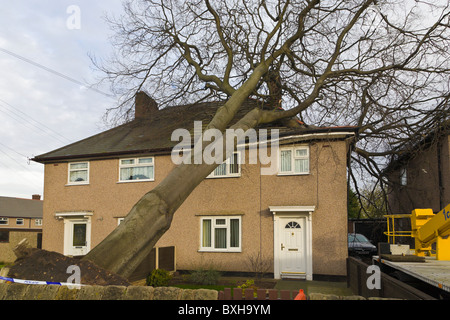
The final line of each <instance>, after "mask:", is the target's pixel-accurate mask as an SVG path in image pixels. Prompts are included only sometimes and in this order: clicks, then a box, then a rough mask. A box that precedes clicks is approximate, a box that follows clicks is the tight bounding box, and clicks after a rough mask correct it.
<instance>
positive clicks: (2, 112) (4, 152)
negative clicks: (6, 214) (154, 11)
mask: <svg viewBox="0 0 450 320" xmlns="http://www.w3.org/2000/svg"><path fill="white" fill-rule="evenodd" d="M0 2H3V5H2V6H1V7H2V10H0V70H1V73H0V124H1V125H0V196H8V197H20V198H30V197H31V195H32V194H41V195H42V194H43V182H44V176H43V174H44V166H43V165H42V164H39V163H35V162H33V161H29V159H30V158H33V157H34V156H36V155H39V154H42V153H46V152H49V151H52V150H54V149H57V148H60V147H62V146H64V145H67V144H69V143H71V142H75V141H78V140H80V139H83V138H86V137H89V136H91V135H93V134H96V133H98V132H100V131H102V130H104V129H105V128H106V127H105V124H104V123H103V121H102V116H103V114H104V113H105V110H106V108H108V107H111V106H114V105H115V103H116V100H115V99H114V98H113V97H111V96H109V95H110V94H111V92H110V91H109V88H108V87H95V90H94V89H93V88H92V87H90V85H92V84H95V83H96V82H97V79H98V77H99V76H101V74H99V73H98V72H97V71H96V70H95V68H94V66H93V64H92V62H91V58H90V55H91V56H92V55H94V56H96V57H97V58H100V59H101V58H106V57H107V55H108V54H109V53H110V51H111V46H110V42H109V37H110V36H111V31H110V29H109V27H108V25H107V23H106V22H105V20H104V17H105V15H106V14H108V15H111V14H112V15H118V14H120V12H121V0H96V1H87V0H68V1H66V0H58V1H56V0H15V1H8V2H6V0H0ZM83 84H86V85H83Z"/></svg>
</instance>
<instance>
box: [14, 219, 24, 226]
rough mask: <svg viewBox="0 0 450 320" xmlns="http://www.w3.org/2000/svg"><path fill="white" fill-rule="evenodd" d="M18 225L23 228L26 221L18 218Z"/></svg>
mask: <svg viewBox="0 0 450 320" xmlns="http://www.w3.org/2000/svg"><path fill="white" fill-rule="evenodd" d="M16 225H17V226H23V225H24V220H23V218H17V219H16Z"/></svg>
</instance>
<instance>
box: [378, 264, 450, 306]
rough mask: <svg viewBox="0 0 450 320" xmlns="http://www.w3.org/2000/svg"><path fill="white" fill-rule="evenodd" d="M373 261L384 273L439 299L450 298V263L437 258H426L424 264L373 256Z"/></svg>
mask: <svg viewBox="0 0 450 320" xmlns="http://www.w3.org/2000/svg"><path fill="white" fill-rule="evenodd" d="M372 259H373V262H374V264H375V265H378V266H379V267H380V269H381V271H382V272H384V273H386V274H390V275H391V276H394V277H396V278H398V279H399V280H401V281H405V282H408V284H410V285H413V286H415V287H418V289H420V290H422V291H424V292H426V293H428V294H430V295H432V296H435V297H436V298H438V299H449V298H450V261H448V260H437V259H436V257H424V259H423V262H414V261H392V260H388V259H384V258H383V257H382V256H381V257H380V256H373V257H372ZM405 260H406V259H405ZM412 283H413V284H412ZM414 284H415V285H414Z"/></svg>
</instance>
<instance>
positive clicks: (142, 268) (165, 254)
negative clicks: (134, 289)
mask: <svg viewBox="0 0 450 320" xmlns="http://www.w3.org/2000/svg"><path fill="white" fill-rule="evenodd" d="M175 252H176V251H175V247H161V248H160V247H155V248H153V250H152V251H151V252H150V254H149V255H148V257H147V258H146V259H144V261H142V263H141V264H140V265H139V266H138V267H137V268H136V270H134V272H133V274H132V275H131V276H130V277H129V278H128V280H129V281H131V282H133V281H137V280H141V279H145V278H146V277H147V276H148V275H149V274H150V273H151V272H152V271H153V270H154V269H164V270H167V271H176V255H175Z"/></svg>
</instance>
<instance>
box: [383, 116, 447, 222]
mask: <svg viewBox="0 0 450 320" xmlns="http://www.w3.org/2000/svg"><path fill="white" fill-rule="evenodd" d="M410 150H412V151H409V152H405V153H403V154H401V155H400V156H399V157H398V158H396V159H395V160H394V161H391V162H390V163H389V165H388V167H387V168H386V169H385V171H384V173H385V175H386V176H387V178H388V180H389V182H390V184H391V187H390V190H389V193H388V201H389V207H390V210H391V212H392V213H393V214H409V213H411V211H412V210H414V209H418V208H431V209H433V212H435V213H436V212H439V211H440V210H442V209H443V208H444V207H445V206H447V205H448V204H449V203H450V121H446V122H443V123H442V125H441V126H439V127H438V128H437V129H436V130H434V131H433V132H432V133H430V134H429V135H428V136H426V137H424V138H423V139H422V140H421V141H419V142H416V144H415V145H414V146H413V148H410Z"/></svg>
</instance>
